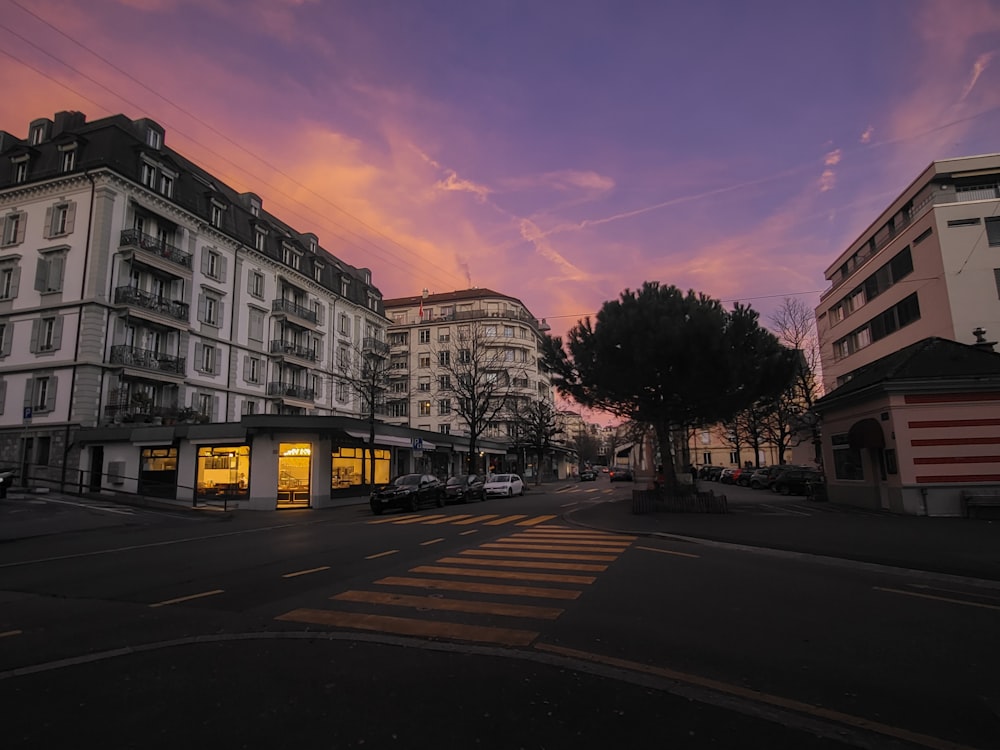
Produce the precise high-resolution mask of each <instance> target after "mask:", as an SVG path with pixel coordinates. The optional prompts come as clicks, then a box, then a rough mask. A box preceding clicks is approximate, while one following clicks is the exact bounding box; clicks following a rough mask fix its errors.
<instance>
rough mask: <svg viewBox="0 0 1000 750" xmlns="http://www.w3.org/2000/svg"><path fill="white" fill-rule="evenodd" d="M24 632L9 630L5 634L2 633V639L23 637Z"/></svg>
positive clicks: (0, 636) (0, 635)
mask: <svg viewBox="0 0 1000 750" xmlns="http://www.w3.org/2000/svg"><path fill="white" fill-rule="evenodd" d="M23 632H24V631H23V630H7V631H5V632H3V633H0V638H10V637H11V636H12V635H21V633H23Z"/></svg>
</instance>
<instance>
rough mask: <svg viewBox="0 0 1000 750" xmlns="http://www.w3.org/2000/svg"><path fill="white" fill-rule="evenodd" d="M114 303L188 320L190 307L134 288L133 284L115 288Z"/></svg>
mask: <svg viewBox="0 0 1000 750" xmlns="http://www.w3.org/2000/svg"><path fill="white" fill-rule="evenodd" d="M115 304H118V305H132V306H134V307H141V308H143V309H145V310H152V311H153V312H158V313H161V314H163V315H167V316H169V317H171V318H176V319H177V320H184V321H186V320H188V311H189V308H190V306H189V305H188V304H187V303H186V302H175V301H174V300H170V299H167V298H166V297H159V296H157V295H155V294H150V293H149V292H144V291H142V290H141V289H136V288H135V287H134V286H120V287H118V288H117V289H115Z"/></svg>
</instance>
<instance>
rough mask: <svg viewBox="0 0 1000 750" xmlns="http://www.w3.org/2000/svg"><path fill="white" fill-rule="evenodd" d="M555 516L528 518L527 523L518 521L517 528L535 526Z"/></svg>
mask: <svg viewBox="0 0 1000 750" xmlns="http://www.w3.org/2000/svg"><path fill="white" fill-rule="evenodd" d="M553 518H555V516H538V517H537V518H529V519H528V520H527V521H518V523H517V525H518V526H534V525H535V524H539V523H545V522H546V521H551V520H552V519H553Z"/></svg>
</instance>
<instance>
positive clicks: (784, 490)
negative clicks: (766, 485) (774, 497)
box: [778, 484, 792, 495]
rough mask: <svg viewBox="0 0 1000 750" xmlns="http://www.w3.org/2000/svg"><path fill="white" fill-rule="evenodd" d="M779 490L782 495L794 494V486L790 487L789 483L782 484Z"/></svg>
mask: <svg viewBox="0 0 1000 750" xmlns="http://www.w3.org/2000/svg"><path fill="white" fill-rule="evenodd" d="M778 491H779V492H780V493H781V494H782V495H791V494H792V488H791V487H789V486H788V485H787V484H783V485H781V487H779V488H778Z"/></svg>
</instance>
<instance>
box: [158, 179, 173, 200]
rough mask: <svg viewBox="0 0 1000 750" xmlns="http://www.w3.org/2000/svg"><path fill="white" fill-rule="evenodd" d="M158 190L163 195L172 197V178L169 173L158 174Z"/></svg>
mask: <svg viewBox="0 0 1000 750" xmlns="http://www.w3.org/2000/svg"><path fill="white" fill-rule="evenodd" d="M160 192H161V193H162V194H163V195H165V196H167V197H168V198H172V197H173V195H174V178H173V177H172V176H171V175H168V174H161V175H160Z"/></svg>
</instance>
